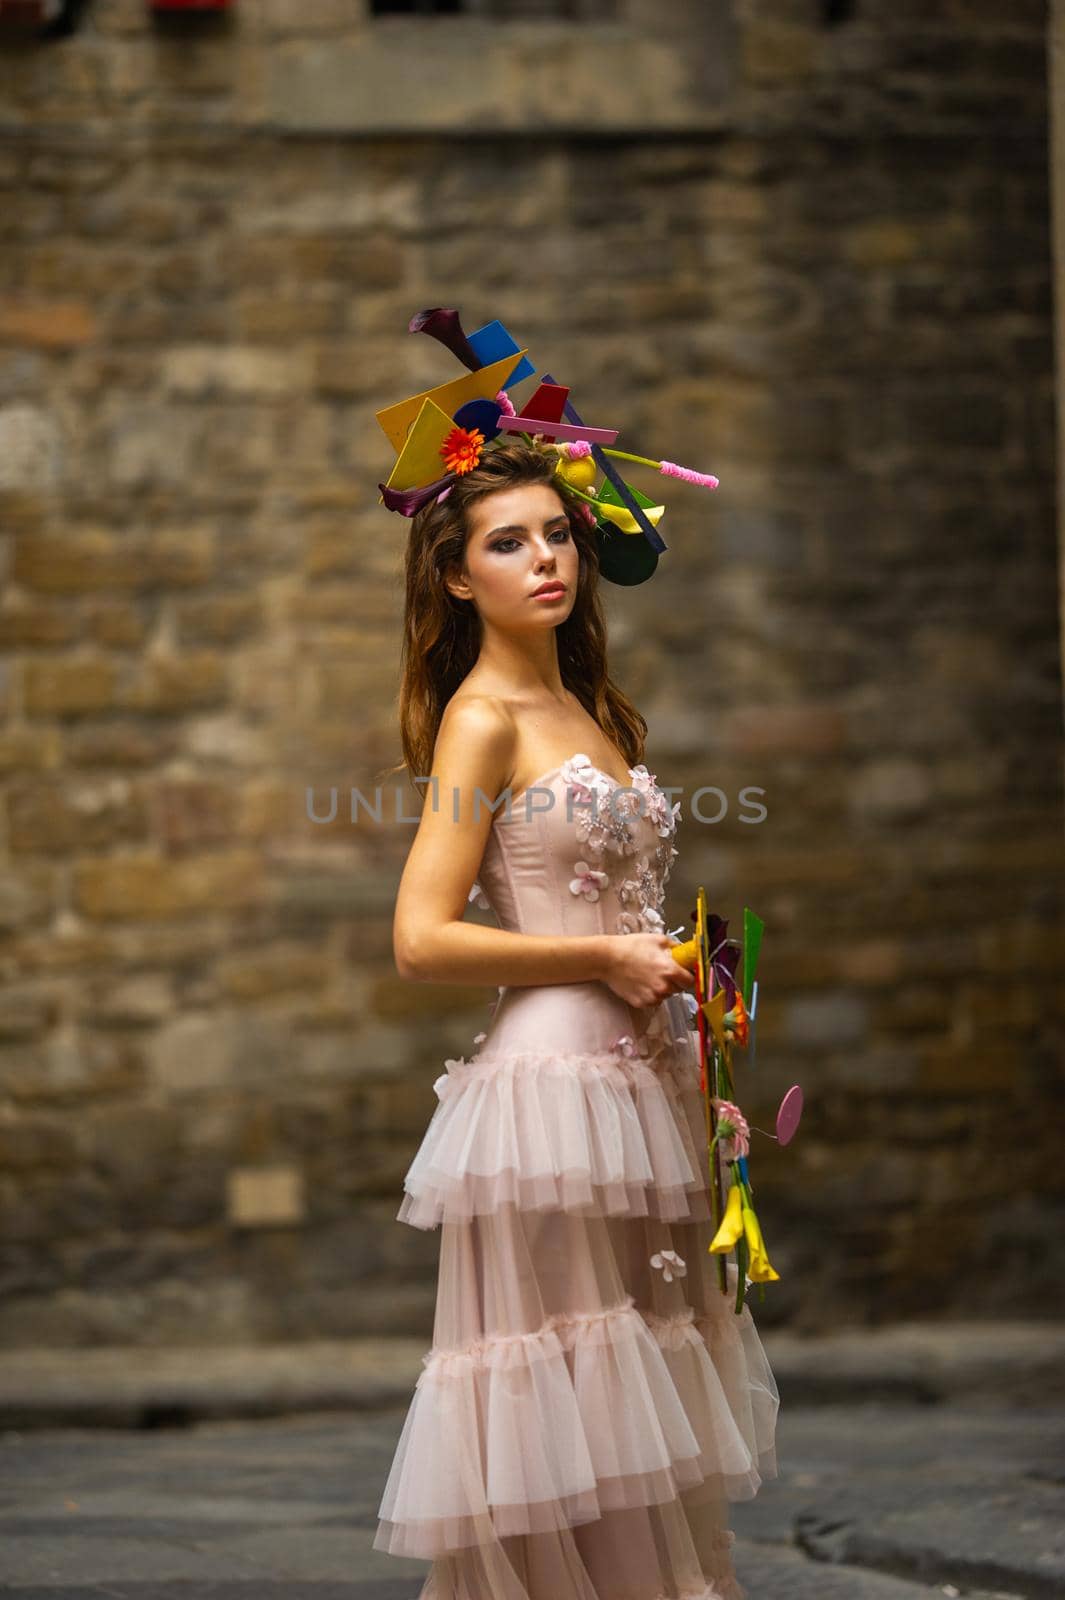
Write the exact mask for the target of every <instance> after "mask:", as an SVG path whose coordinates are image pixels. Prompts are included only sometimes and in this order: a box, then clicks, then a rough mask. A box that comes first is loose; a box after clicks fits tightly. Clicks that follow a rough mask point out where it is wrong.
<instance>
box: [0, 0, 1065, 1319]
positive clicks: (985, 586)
mask: <svg viewBox="0 0 1065 1600" xmlns="http://www.w3.org/2000/svg"><path fill="white" fill-rule="evenodd" d="M402 9H403V11H405V12H406V13H408V14H400V12H401V8H399V7H396V6H392V7H386V6H381V7H375V6H373V5H371V4H369V3H365V0H255V3H252V0H233V3H232V4H231V5H230V7H229V8H228V10H227V11H226V12H225V13H224V14H223V15H222V16H220V17H215V18H212V17H199V18H196V17H193V18H187V19H185V21H184V23H182V24H181V25H178V24H177V23H175V22H174V21H172V20H171V21H168V20H167V19H166V18H163V17H160V16H154V17H153V14H152V12H151V10H150V7H149V5H148V4H147V3H146V0H91V3H84V4H81V5H77V6H68V7H67V8H66V9H65V11H64V12H63V13H62V14H60V15H59V16H58V17H57V18H56V20H55V21H54V22H53V24H52V26H51V28H50V29H49V36H48V37H45V38H41V37H37V36H36V34H35V32H34V30H33V29H32V28H30V29H26V28H25V27H23V28H22V29H18V28H15V27H14V26H12V25H11V23H12V15H11V9H10V7H8V17H7V19H6V22H5V21H4V19H3V17H2V14H0V526H2V533H3V550H4V559H5V562H6V568H5V582H4V588H3V600H2V609H0V632H2V639H3V645H4V650H5V657H6V664H5V666H4V668H3V673H2V678H0V689H2V694H3V699H4V701H5V704H6V714H7V715H6V724H5V727H4V729H3V732H2V735H0V765H2V770H3V783H4V792H3V810H2V824H3V851H4V860H3V865H2V871H0V925H2V944H0V951H2V956H0V959H2V969H0V970H2V977H3V987H2V993H0V1343H2V1344H4V1345H7V1346H9V1347H10V1346H15V1345H21V1344H28V1343H39V1344H54V1345H62V1344H79V1343H108V1342H110V1343H114V1342H125V1341H129V1342H135V1343H174V1342H200V1341H207V1342H214V1341H223V1342H224V1341H229V1340H241V1339H250V1340H253V1341H255V1340H270V1339H276V1338H288V1337H295V1338H299V1337H302V1336H308V1337H311V1336H314V1337H326V1336H335V1335H340V1334H345V1333H364V1332H374V1331H381V1330H386V1329H393V1330H396V1331H404V1332H420V1333H428V1332H429V1330H430V1326H431V1315H432V1302H433V1295H434V1289H435V1261H436V1254H437V1249H438V1245H439V1236H438V1235H437V1234H435V1233H418V1232H416V1231H415V1230H412V1229H409V1228H405V1227H404V1226H403V1225H402V1224H400V1223H398V1222H396V1221H395V1220H394V1217H395V1212H396V1209H397V1207H398V1204H399V1200H400V1197H401V1190H402V1178H403V1174H404V1172H405V1170H406V1168H407V1166H408V1165H409V1162H410V1160H411V1158H412V1156H413V1154H414V1150H415V1148H416V1147H417V1143H418V1141H419V1139H420V1138H421V1136H422V1133H423V1132H424V1129H425V1126H426V1124H427V1122H428V1119H429V1117H430V1116H431V1114H432V1112H433V1110H434V1108H435V1105H436V1103H437V1102H436V1099H435V1097H434V1094H433V1090H432V1084H433V1081H434V1080H435V1079H436V1077H437V1076H438V1075H439V1073H440V1072H442V1071H443V1070H444V1068H443V1064H444V1061H445V1059H446V1058H447V1057H449V1056H455V1055H459V1054H463V1053H466V1054H469V1053H470V1052H471V1051H472V1049H473V1048H474V1047H473V1043H472V1040H473V1035H474V1034H475V1033H477V1032H478V1031H480V1029H481V1028H482V1026H483V1024H484V1021H485V1020H486V1011H485V1007H486V1005H487V1004H488V1002H489V1001H490V1000H491V999H492V998H494V991H491V992H488V991H484V990H481V989H475V990H472V991H471V990H469V989H462V988H458V987H451V986H423V985H412V984H406V983H402V982H401V981H400V980H399V979H398V977H397V976H396V974H395V971H394V969H393V962H392V951H391V911H392V905H393V900H394V895H395V890H396V885H397V883H398V878H399V874H400V871H401V869H402V864H403V860H404V857H405V855H406V851H407V849H408V848H409V845H410V842H411V839H412V837H413V822H412V821H410V822H407V823H402V822H398V823H397V822H392V823H388V822H387V820H386V821H385V822H383V823H382V825H381V826H376V825H374V824H372V823H369V822H367V821H366V820H365V819H364V820H363V821H362V822H360V823H359V825H357V826H352V824H351V822H350V820H349V817H348V813H347V806H346V800H347V796H348V792H349V789H350V787H351V786H352V785H355V786H359V787H361V788H362V790H363V792H364V793H367V794H372V790H373V786H374V784H375V783H376V782H378V780H379V777H380V773H381V771H382V769H383V768H384V767H386V766H387V765H389V764H390V763H392V762H394V761H396V760H398V759H399V746H398V740H397V737H396V726H395V709H394V699H395V693H396V687H397V668H398V652H399V623H400V618H401V614H402V589H401V583H400V572H401V555H402V548H403V542H404V539H405V535H406V524H405V522H404V521H403V520H402V519H400V518H398V517H394V516H392V515H390V514H388V513H386V512H385V511H384V510H383V508H379V507H378V505H377V488H376V484H377V481H378V479H379V478H382V477H384V476H385V475H386V474H387V472H388V470H389V468H390V466H391V462H392V459H393V458H392V453H391V451H390V449H389V446H388V444H387V441H386V440H385V437H384V435H383V434H382V433H381V432H380V430H379V428H378V427H377V424H376V422H375V420H374V415H373V414H374V411H375V410H376V409H378V408H379V407H381V406H383V405H385V404H387V403H389V402H392V401H394V400H397V399H399V398H402V397H403V396H404V395H406V394H409V393H414V392H416V391H417V390H419V389H421V388H423V387H427V386H429V385H432V384H433V383H438V382H443V381H445V380H446V379H448V378H450V377H452V376H455V375H456V372H457V370H458V369H457V368H456V366H455V364H454V363H453V362H452V361H451V360H450V358H449V357H448V356H447V354H446V352H444V351H443V350H442V349H441V348H440V347H439V346H437V345H436V344H434V343H433V342H432V341H430V340H428V339H426V338H424V337H415V336H411V335H409V334H408V333H407V332H406V325H407V321H408V319H409V317H410V316H411V315H412V314H413V312H415V311H416V310H418V309H419V308H420V307H423V306H429V305H455V306H458V307H459V308H460V310H461V312H462V316H463V320H464V322H465V325H466V327H467V329H473V328H475V327H478V326H480V325H481V324H482V323H484V322H487V321H489V320H491V319H493V318H500V319H501V320H502V321H503V322H504V323H505V324H506V325H507V326H508V328H509V329H510V330H511V332H512V333H514V335H515V336H516V337H517V338H518V339H519V341H520V342H521V343H522V344H523V345H528V346H529V347H530V355H531V358H532V359H533V361H534V363H535V364H536V366H537V368H538V369H539V370H540V371H544V370H546V371H549V372H551V373H552V375H553V376H554V377H555V378H556V379H557V380H558V381H560V382H565V383H568V384H570V385H572V387H573V391H574V399H575V401H576V403H577V404H578V407H579V408H580V409H581V411H582V414H583V415H585V416H586V417H587V418H589V419H590V420H594V421H595V422H596V423H598V424H601V425H604V426H617V427H619V428H620V429H621V430H622V436H621V438H620V439H619V444H620V445H622V446H623V447H625V448H629V449H635V450H637V451H639V452H641V453H646V454H650V455H654V456H660V455H668V456H669V457H670V458H671V459H674V460H678V461H682V462H687V463H690V464H691V465H693V466H696V467H699V468H701V469H703V470H705V471H713V472H715V473H717V474H718V476H719V477H720V479H721V487H720V489H719V490H718V491H717V493H716V494H713V495H708V494H706V493H705V492H700V491H699V490H696V489H685V488H684V487H683V486H677V487H676V489H675V491H674V492H673V493H671V494H670V495H669V497H668V499H669V511H668V512H667V515H666V517H665V519H664V521H663V525H662V531H663V535H664V537H665V539H666V542H667V544H668V546H669V550H668V554H667V555H665V556H663V558H662V561H661V563H660V566H659V570H658V573H657V575H656V576H655V578H654V579H653V581H652V582H651V583H650V584H648V585H647V586H645V587H642V588H638V589H634V590H631V591H623V590H619V589H617V588H612V587H611V586H609V585H608V586H606V588H607V590H608V592H607V594H606V597H605V598H606V604H607V608H608V612H609V616H610V623H611V637H612V663H613V671H614V674H615V676H616V677H617V678H618V679H619V681H620V682H621V683H622V684H623V685H624V686H625V687H626V688H627V690H628V692H629V693H630V694H631V695H632V696H633V697H634V699H635V700H636V702H637V704H639V705H640V707H641V709H642V710H643V711H644V713H645V715H646V716H647V717H648V719H649V722H650V729H651V733H650V742H649V747H648V763H649V765H650V767H651V769H652V770H653V771H655V772H657V774H658V777H659V779H660V781H661V782H663V783H670V784H677V785H682V786H683V788H684V791H685V796H686V795H687V794H689V793H690V792H691V791H693V790H694V789H695V788H697V787H699V786H700V785H706V784H712V785H716V786H717V787H718V788H720V789H721V790H722V791H723V792H724V794H725V796H726V798H727V801H728V811H727V814H726V815H725V816H724V818H723V819H722V820H721V821H720V822H718V823H716V824H714V825H706V824H700V823H698V822H697V821H696V820H695V819H694V818H693V817H692V816H691V815H690V808H689V806H688V805H687V804H686V803H685V797H684V796H682V809H683V814H684V818H685V820H684V822H683V823H682V826H681V832H680V837H679V840H678V844H679V847H680V851H681V854H680V858H679V860H678V862H677V864H676V866H675V868H674V873H673V877H672V879H671V882H670V897H669V902H668V911H669V924H670V925H671V926H675V925H677V924H679V923H680V922H682V921H685V920H686V919H687V917H688V915H689V910H690V906H691V904H692V903H693V899H694V891H695V888H696V886H697V885H698V884H699V883H705V884H706V886H707V889H708V892H709V894H710V897H711V904H712V906H714V907H715V908H716V909H717V910H718V911H719V912H720V913H721V914H722V915H724V916H727V917H729V918H730V919H731V924H732V932H733V933H734V934H739V932H740V930H741V925H742V911H743V906H744V905H745V904H749V905H751V906H752V907H753V908H754V909H755V910H756V911H757V912H758V913H759V914H760V915H761V916H762V917H763V918H764V920H765V922H766V936H765V944H764V949H763V955H762V963H761V970H760V977H761V996H760V1008H759V1047H758V1058H757V1064H756V1066H755V1067H753V1068H748V1067H746V1066H744V1065H741V1066H740V1068H739V1081H738V1088H739V1089H740V1098H741V1100H742V1103H743V1104H744V1107H745V1109H746V1110H747V1111H748V1113H749V1115H750V1118H751V1120H752V1122H754V1123H756V1124H758V1125H760V1126H762V1127H765V1126H771V1125H772V1117H773V1115H774V1114H775V1109H776V1105H777V1103H778V1101H779V1098H780V1096H781V1094H782V1093H783V1091H784V1090H785V1089H786V1088H787V1087H788V1085H789V1084H791V1083H792V1082H796V1081H798V1082H800V1083H801V1084H802V1085H803V1088H804V1091H805V1094H806V1112H805V1116H804V1121H803V1124H802V1127H801V1129H800V1133H799V1135H798V1137H797V1138H796V1140H795V1142H794V1143H793V1144H792V1145H791V1146H789V1147H788V1148H787V1149H784V1150H778V1149H777V1148H775V1147H774V1146H773V1145H772V1144H771V1143H770V1142H769V1141H768V1140H765V1139H759V1137H758V1136H757V1135H756V1136H755V1148H754V1151H753V1152H752V1178H753V1180H754V1182H755V1184H756V1186H757V1188H758V1192H759V1213H760V1216H761V1218H762V1222H763V1226H764V1228H765V1230H766V1234H767V1242H768V1244H769V1248H770V1252H771V1255H772V1258H773V1260H774V1264H775V1265H776V1267H777V1270H778V1271H779V1272H780V1273H781V1281H780V1282H779V1283H778V1284H774V1285H772V1286H771V1288H770V1290H769V1291H768V1292H767V1294H766V1296H765V1299H764V1301H762V1302H758V1301H757V1300H756V1310H757V1314H758V1316H759V1319H760V1320H762V1321H763V1322H764V1323H766V1324H771V1323H773V1322H786V1323H787V1324H789V1325H790V1326H792V1327H794V1328H797V1329H800V1330H801V1329H813V1328H818V1327H822V1326H825V1325H827V1324H829V1323H830V1322H833V1321H836V1322H840V1321H842V1322H881V1321H886V1320H890V1319H892V1318H895V1317H899V1316H912V1315H917V1314H921V1313H928V1314H932V1315H936V1314H939V1313H942V1314H947V1313H951V1314H958V1313H966V1312H968V1313H971V1314H973V1315H975V1316H978V1317H979V1316H996V1315H1019V1314H1024V1315H1031V1316H1036V1317H1039V1316H1048V1317H1049V1316H1052V1315H1057V1316H1060V1315H1061V1314H1062V1311H1063V1310H1065V1228H1063V1226H1062V1223H1063V1214H1065V1184H1063V1176H1062V1172H1063V1168H1062V1163H1061V1160H1060V1151H1061V1114H1060V1095H1061V1089H1062V1070H1061V1063H1062V1031H1063V1029H1062V1008H1061V988H1062V985H1061V981H1060V980H1061V963H1062V945H1063V941H1062V925H1061V910H1062V903H1061V902H1062V895H1061V891H1062V864H1063V862H1062V704H1061V699H1062V694H1061V674H1060V642H1059V640H1060V633H1059V599H1058V596H1059V580H1058V547H1057V539H1056V532H1055V374H1054V338H1053V321H1052V272H1051V237H1050V174H1049V148H1050V146H1049V142H1048V104H1047V60H1048V50H1047V29H1048V18H1047V15H1046V10H1045V7H1044V5H1043V4H1041V3H1037V0H1011V4H1010V5H1008V6H1003V5H1002V4H1000V3H999V0H938V3H936V4H931V5H929V4H927V3H923V0H922V3H917V0H758V3H755V0H735V3H731V4H729V3H725V0H713V3H699V0H671V3H669V4H666V5H664V6H663V5H661V4H651V3H646V0H616V3H614V4H611V3H609V0H594V3H588V4H581V3H570V4H566V3H558V4H551V3H549V0H538V3H536V4H532V3H526V4H523V5H510V4H506V3H504V0H495V3H494V4H493V5H491V6H488V5H473V4H470V5H464V4H461V3H458V0H456V3H452V4H450V5H442V6H440V7H438V8H435V9H438V10H439V11H440V13H441V14H439V15H428V14H417V13H419V12H421V13H427V12H429V11H431V10H433V9H434V8H433V7H432V6H429V5H424V6H420V7H419V6H417V5H408V6H407V7H405V8H402ZM385 12H388V13H389V14H378V13H385ZM526 392H528V391H527V390H526V389H524V388H523V389H522V390H521V391H520V393H526ZM639 472H640V469H638V468H636V469H633V476H634V481H639V482H640V484H641V486H646V487H650V486H651V485H652V484H653V482H654V481H655V480H654V478H653V476H651V475H647V474H645V476H644V477H643V478H640V477H639ZM745 785H750V786H758V787H760V788H761V789H763V790H764V795H763V797H762V798H763V803H764V804H765V806H766V808H767V813H768V815H767V817H766V820H765V821H764V822H763V823H762V824H760V825H758V826H751V825H749V824H744V823H742V822H740V821H739V816H740V814H741V812H742V810H743V809H744V808H743V807H742V806H741V803H740V800H739V792H740V790H741V789H742V788H743V787H744V786H745ZM330 787H336V788H337V790H338V799H339V806H338V817H337V821H336V822H335V823H334V824H332V825H329V826H325V825H322V824H318V823H315V822H314V821H312V820H310V818H309V816H308V805H307V796H308V790H309V789H310V790H313V792H314V799H315V805H316V807H317V808H318V810H319V812H320V813H325V812H326V811H327V810H328V804H329V790H330ZM382 793H383V796H384V800H385V809H386V819H387V816H389V815H391V814H392V810H393V806H394V804H395V801H396V799H397V798H398V799H400V800H402V803H403V805H404V806H405V807H406V812H407V815H408V817H409V818H413V817H414V816H415V814H416V801H415V798H414V796H413V793H412V791H411V790H410V789H409V788H408V787H407V786H406V785H405V784H404V783H403V782H402V781H401V780H390V781H388V782H387V783H385V784H384V785H383V788H382ZM710 814H713V812H712V802H711V811H710ZM471 915H473V916H479V915H480V914H479V913H477V912H471Z"/></svg>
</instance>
